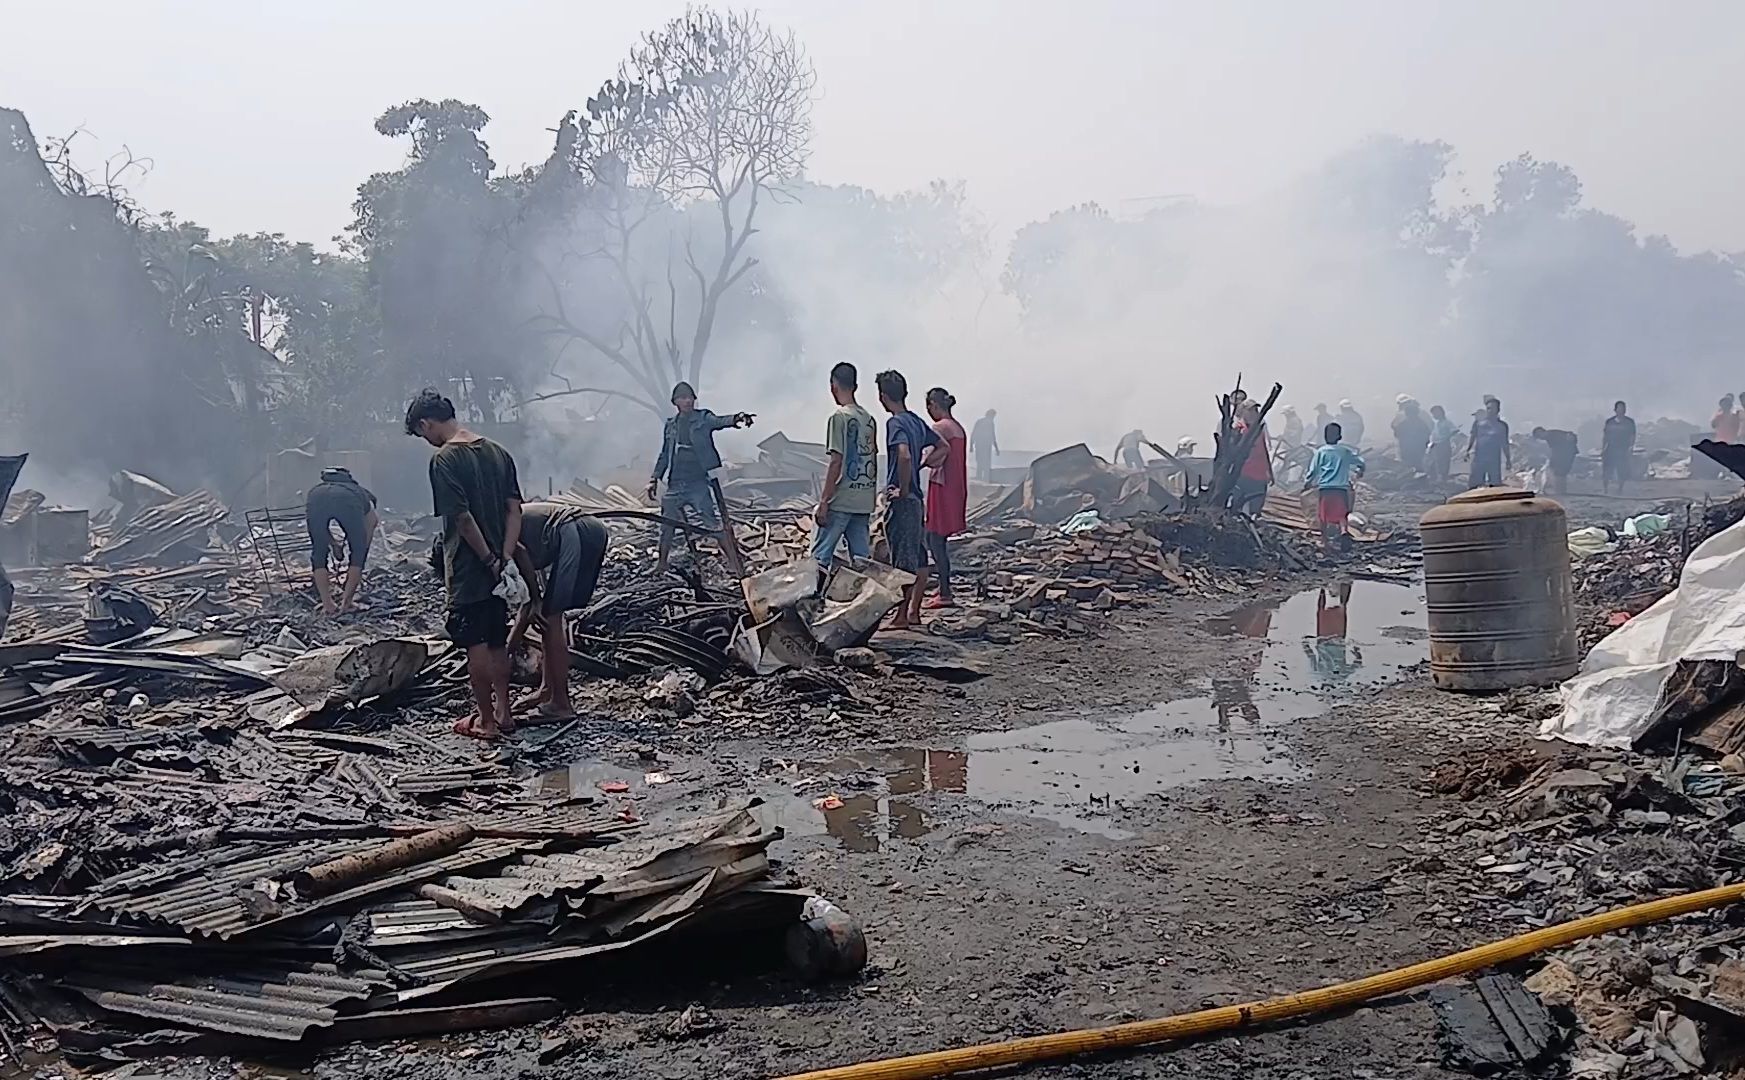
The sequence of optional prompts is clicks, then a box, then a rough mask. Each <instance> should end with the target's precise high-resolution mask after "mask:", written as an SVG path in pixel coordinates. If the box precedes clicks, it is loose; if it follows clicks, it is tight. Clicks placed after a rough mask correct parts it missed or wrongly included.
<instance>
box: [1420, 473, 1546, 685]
mask: <svg viewBox="0 0 1745 1080" xmlns="http://www.w3.org/2000/svg"><path fill="white" fill-rule="evenodd" d="M1418 534H1419V536H1420V537H1421V539H1422V541H1423V546H1424V593H1425V600H1426V603H1427V606H1428V608H1429V615H1430V681H1431V682H1432V683H1433V684H1434V685H1435V686H1437V687H1438V688H1439V689H1443V690H1507V689H1510V688H1511V687H1517V686H1543V685H1546V684H1548V683H1554V682H1558V681H1560V680H1563V679H1567V678H1569V677H1570V676H1571V675H1574V674H1575V671H1576V668H1577V666H1578V665H1579V664H1580V656H1579V655H1578V654H1577V652H1576V641H1575V608H1574V604H1573V589H1572V588H1571V585H1570V580H1569V541H1568V539H1567V537H1568V534H1569V526H1568V518H1567V516H1566V515H1565V514H1564V512H1563V507H1561V506H1559V505H1558V504H1557V503H1555V502H1553V501H1551V500H1550V499H1541V498H1539V497H1537V496H1536V495H1534V494H1533V493H1532V492H1530V491H1516V490H1514V489H1513V488H1500V487H1487V488H1478V489H1476V490H1473V491H1468V492H1464V493H1462V494H1460V495H1456V496H1454V497H1453V498H1452V499H1449V500H1448V501H1447V502H1446V503H1444V504H1443V505H1441V506H1438V507H1436V508H1435V509H1434V510H1431V511H1429V512H1428V513H1426V514H1425V515H1424V516H1423V518H1422V519H1420V520H1419V522H1418Z"/></svg>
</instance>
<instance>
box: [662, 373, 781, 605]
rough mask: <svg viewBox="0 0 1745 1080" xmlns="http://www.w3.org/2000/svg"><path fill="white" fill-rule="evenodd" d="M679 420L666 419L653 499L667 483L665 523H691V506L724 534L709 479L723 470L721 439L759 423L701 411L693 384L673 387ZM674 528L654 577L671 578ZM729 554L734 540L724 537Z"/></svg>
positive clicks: (667, 531) (665, 531)
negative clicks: (718, 438) (668, 520)
mask: <svg viewBox="0 0 1745 1080" xmlns="http://www.w3.org/2000/svg"><path fill="white" fill-rule="evenodd" d="M673 408H674V409H675V410H676V412H675V413H674V415H672V416H669V417H667V418H666V424H665V425H664V426H663V427H662V430H661V443H660V456H659V457H657V458H656V459H655V461H654V475H653V476H650V477H649V478H648V491H647V492H646V494H647V496H648V498H650V499H653V498H654V495H655V492H656V490H658V489H659V487H660V482H661V481H662V480H663V479H664V480H665V481H666V482H667V483H666V493H665V494H663V495H662V496H661V497H660V514H661V516H662V517H668V518H673V519H675V520H678V521H683V520H684V519H685V508H686V507H687V506H688V507H690V508H691V510H692V512H694V513H695V514H696V515H697V521H698V523H699V524H701V525H702V526H703V528H705V529H708V530H709V531H710V532H713V533H720V532H721V518H720V516H719V515H718V514H716V512H715V492H714V489H713V488H712V487H711V486H710V484H709V474H710V473H712V472H714V471H715V470H716V469H719V468H720V467H721V455H720V453H719V452H718V451H716V449H715V433H716V432H717V431H720V430H722V429H723V428H738V427H750V426H751V423H752V421H753V420H755V419H756V417H755V416H753V415H752V414H751V413H744V412H742V413H734V414H733V415H732V416H717V415H715V414H714V413H712V412H710V411H709V410H708V409H699V408H697V391H695V390H693V389H692V388H691V384H690V383H688V382H681V383H679V384H678V385H677V386H674V387H673ZM674 531H675V530H674V529H673V527H672V526H671V525H662V526H661V527H660V555H659V557H658V558H657V559H656V560H655V566H654V572H655V573H657V574H664V573H666V565H667V557H668V556H669V555H670V554H671V553H672V547H673V533H674ZM721 543H722V545H723V549H724V550H725V548H726V545H727V544H728V543H730V540H729V538H728V537H726V536H722V537H721Z"/></svg>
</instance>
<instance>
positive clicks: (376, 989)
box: [61, 964, 392, 1042]
mask: <svg viewBox="0 0 1745 1080" xmlns="http://www.w3.org/2000/svg"><path fill="white" fill-rule="evenodd" d="M61 985H62V986H64V987H66V988H67V989H69V990H74V991H77V992H78V993H80V994H83V995H84V996H85V997H87V998H89V999H90V1000H91V1001H93V1002H95V1003H96V1004H98V1005H100V1006H102V1007H103V1008H105V1009H111V1010H113V1011H116V1012H124V1013H129V1014H132V1015H134V1016H145V1017H150V1018H152V1019H155V1020H167V1021H170V1022H172V1023H176V1024H181V1025H184V1026H187V1027H198V1028H206V1029H208V1030H211V1031H223V1032H229V1033H231V1034H235V1035H250V1036H254V1037H257V1038H263V1039H275V1040H279V1041H284V1042H295V1041H297V1040H299V1039H301V1038H303V1036H304V1034H306V1033H307V1032H308V1031H309V1029H310V1028H315V1027H326V1026H327V1025H329V1024H331V1023H333V1021H334V1020H335V1018H337V1017H338V1016H339V1013H340V1010H341V1007H343V1006H345V1005H347V1004H357V1005H359V1006H361V1005H363V1004H364V1003H366V1002H368V1001H369V1000H370V999H371V998H373V997H377V996H385V995H386V994H387V993H389V992H390V991H391V990H392V986H391V984H390V983H389V982H388V981H387V979H386V977H385V976H383V975H382V974H381V973H380V972H373V971H370V972H359V973H357V974H355V975H342V974H340V973H339V971H338V969H336V968H334V967H332V966H331V965H326V964H320V965H305V966H299V967H296V968H288V969H277V970H255V971H244V972H239V973H236V974H227V975H224V976H186V977H183V978H179V979H176V980H175V981H173V982H154V981H153V980H151V979H150V978H149V977H143V976H140V975H137V974H129V973H105V972H93V971H81V972H77V973H75V974H73V975H70V976H68V977H67V978H65V979H64V980H63V981H62V983H61Z"/></svg>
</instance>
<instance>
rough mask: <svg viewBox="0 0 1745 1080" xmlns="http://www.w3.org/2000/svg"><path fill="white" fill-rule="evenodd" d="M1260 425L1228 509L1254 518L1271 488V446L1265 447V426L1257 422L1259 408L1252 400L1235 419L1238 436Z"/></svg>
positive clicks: (1264, 503)
mask: <svg viewBox="0 0 1745 1080" xmlns="http://www.w3.org/2000/svg"><path fill="white" fill-rule="evenodd" d="M1256 426H1259V428H1260V433H1259V434H1258V435H1256V436H1255V439H1254V444H1253V445H1252V446H1250V447H1249V448H1248V457H1247V458H1246V459H1244V460H1243V462H1242V473H1241V475H1240V476H1239V477H1238V478H1237V480H1236V489H1235V490H1234V491H1232V492H1231V493H1230V509H1232V510H1235V511H1237V512H1239V513H1243V514H1247V515H1248V516H1249V517H1253V516H1255V515H1256V514H1258V513H1260V510H1261V508H1262V507H1263V506H1265V505H1266V489H1267V488H1268V487H1270V486H1271V485H1272V447H1270V446H1269V445H1267V438H1266V425H1264V424H1261V423H1260V407H1259V406H1258V405H1255V404H1254V403H1253V402H1252V401H1250V402H1247V403H1246V405H1245V406H1243V407H1242V411H1241V412H1240V413H1239V414H1238V415H1237V418H1236V431H1237V433H1238V434H1247V432H1248V431H1249V430H1250V429H1251V428H1253V427H1256Z"/></svg>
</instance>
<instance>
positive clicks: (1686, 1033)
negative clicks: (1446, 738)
mask: <svg viewBox="0 0 1745 1080" xmlns="http://www.w3.org/2000/svg"><path fill="white" fill-rule="evenodd" d="M1522 767H1523V758H1522V756H1521V755H1516V754H1505V755H1503V757H1502V758H1501V759H1496V760H1493V759H1491V758H1484V759H1478V760H1475V761H1472V762H1463V763H1449V764H1446V765H1444V766H1441V767H1439V768H1438V770H1437V771H1436V772H1435V773H1434V774H1433V778H1432V785H1433V786H1434V787H1436V788H1437V789H1438V790H1441V791H1445V792H1450V793H1459V794H1460V795H1461V796H1462V797H1463V798H1480V797H1482V801H1481V802H1477V803H1474V804H1473V805H1471V806H1470V808H1469V809H1468V810H1467V811H1466V812H1465V813H1456V814H1453V815H1450V816H1449V818H1448V819H1446V820H1445V821H1443V822H1442V823H1441V824H1440V828H1439V830H1438V832H1437V833H1436V834H1433V835H1432V837H1431V838H1430V840H1431V843H1430V844H1428V845H1427V847H1429V848H1431V849H1434V850H1436V851H1439V852H1440V854H1439V855H1437V856H1435V857H1434V858H1433V859H1432V860H1431V862H1429V863H1426V862H1423V861H1422V860H1420V862H1419V863H1417V864H1414V866H1412V867H1406V868H1403V870H1402V875H1403V877H1409V876H1411V875H1412V874H1416V873H1421V872H1439V871H1441V870H1444V869H1446V870H1449V871H1451V872H1454V873H1461V872H1462V871H1459V870H1456V869H1455V866H1456V865H1465V866H1469V867H1470V868H1471V869H1470V871H1465V873H1466V875H1467V880H1468V881H1469V883H1470V885H1469V888H1468V890H1467V892H1468V896H1467V900H1468V901H1470V903H1471V904H1472V905H1473V910H1472V911H1470V912H1464V913H1463V912H1460V911H1459V910H1458V909H1452V908H1449V907H1447V906H1444V905H1439V906H1437V907H1435V908H1433V909H1431V910H1429V911H1427V912H1426V913H1425V917H1427V918H1434V919H1435V921H1436V922H1437V923H1439V924H1442V925H1449V924H1450V923H1451V922H1452V924H1453V925H1459V924H1460V922H1461V915H1462V914H1465V915H1466V917H1467V918H1468V919H1471V918H1473V917H1474V913H1475V912H1476V913H1477V914H1476V918H1477V919H1478V920H1479V921H1481V922H1482V921H1485V920H1494V921H1495V922H1497V923H1499V924H1500V925H1499V927H1498V930H1497V932H1498V933H1502V932H1505V931H1506V932H1511V933H1512V932H1521V931H1523V930H1526V929H1531V928H1537V927H1543V926H1548V925H1551V924H1554V923H1560V922H1565V921H1568V920H1571V919H1576V918H1580V917H1582V916H1586V915H1592V914H1596V913H1598V912H1601V911H1606V910H1609V909H1612V908H1617V907H1621V906H1625V905H1628V904H1634V903H1640V902H1643V901H1646V900H1651V899H1654V898H1655V897H1657V896H1662V895H1671V894H1675V893H1684V892H1690V891H1693V890H1697V889H1703V888H1709V887H1712V886H1715V885H1725V884H1731V883H1734V882H1735V881H1737V880H1739V874H1740V868H1741V867H1745V823H1742V822H1745V775H1742V774H1745V761H1742V760H1740V759H1738V758H1729V759H1725V761H1724V762H1723V763H1717V762H1714V761H1706V762H1705V761H1700V760H1698V759H1695V758H1692V757H1690V756H1688V755H1686V756H1672V757H1664V758H1643V757H1640V756H1637V755H1632V754H1627V753H1624V752H1595V751H1590V750H1583V751H1579V752H1566V753H1564V754H1562V755H1561V756H1559V757H1557V758H1556V759H1555V760H1552V761H1549V762H1545V761H1542V762H1541V763H1540V764H1539V765H1538V766H1537V767H1536V768H1535V769H1534V770H1533V771H1532V772H1531V773H1530V774H1529V775H1526V776H1525V777H1521V769H1522ZM1504 786H1506V788H1507V790H1506V791H1503V792H1502V793H1501V794H1500V797H1495V798H1493V797H1492V793H1494V792H1497V791H1498V790H1499V788H1500V787H1504ZM1403 877H1402V881H1403ZM1384 891H1385V890H1384ZM1737 921H1738V920H1737V915H1736V914H1734V915H1731V916H1730V915H1729V913H1728V910H1727V909H1721V910H1718V911H1714V912H1709V913H1701V914H1697V915H1692V916H1688V917H1685V918H1681V919H1678V920H1674V921H1671V922H1666V923H1659V924H1655V925H1652V926H1648V927H1644V928H1641V929H1639V930H1634V931H1627V932H1623V933H1619V934H1612V935H1607V936H1605V937H1600V938H1593V939H1589V940H1586V941H1583V942H1579V943H1577V944H1575V945H1573V946H1570V947H1568V948H1565V949H1561V950H1558V951H1557V952H1554V953H1551V954H1548V955H1547V956H1546V957H1544V958H1542V960H1541V961H1540V964H1541V966H1540V967H1539V968H1538V970H1537V971H1535V972H1534V973H1533V974H1532V975H1531V976H1530V977H1529V978H1527V979H1526V980H1525V983H1524V985H1525V987H1526V989H1527V990H1529V991H1531V992H1532V993H1534V994H1536V995H1537V996H1538V997H1539V999H1540V1000H1541V1001H1542V1002H1543V1003H1544V1004H1545V1005H1546V1006H1550V1007H1552V1008H1553V1009H1559V1008H1567V1009H1571V1010H1573V1011H1574V1014H1575V1017H1576V1019H1577V1021H1578V1024H1577V1031H1576V1034H1575V1042H1574V1047H1573V1050H1572V1052H1571V1057H1570V1060H1571V1070H1572V1071H1571V1075H1576V1076H1593V1077H1621V1078H1631V1080H1634V1078H1651V1077H1671V1076H1682V1075H1691V1074H1695V1073H1698V1072H1702V1071H1705V1070H1706V1069H1707V1068H1709V1067H1713V1066H1716V1065H1717V1064H1719V1062H1717V1061H1715V1060H1713V1057H1714V1051H1715V1049H1716V1048H1717V1047H1722V1046H1726V1045H1729V1044H1731V1043H1733V1042H1734V1041H1736V1033H1737V1031H1738V1030H1739V1027H1738V1025H1740V1024H1741V1023H1742V1022H1745V928H1741V927H1739V926H1737V925H1734V924H1735V923H1736V922H1737ZM1705 1058H1708V1059H1710V1060H1707V1061H1706V1062H1705Z"/></svg>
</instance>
